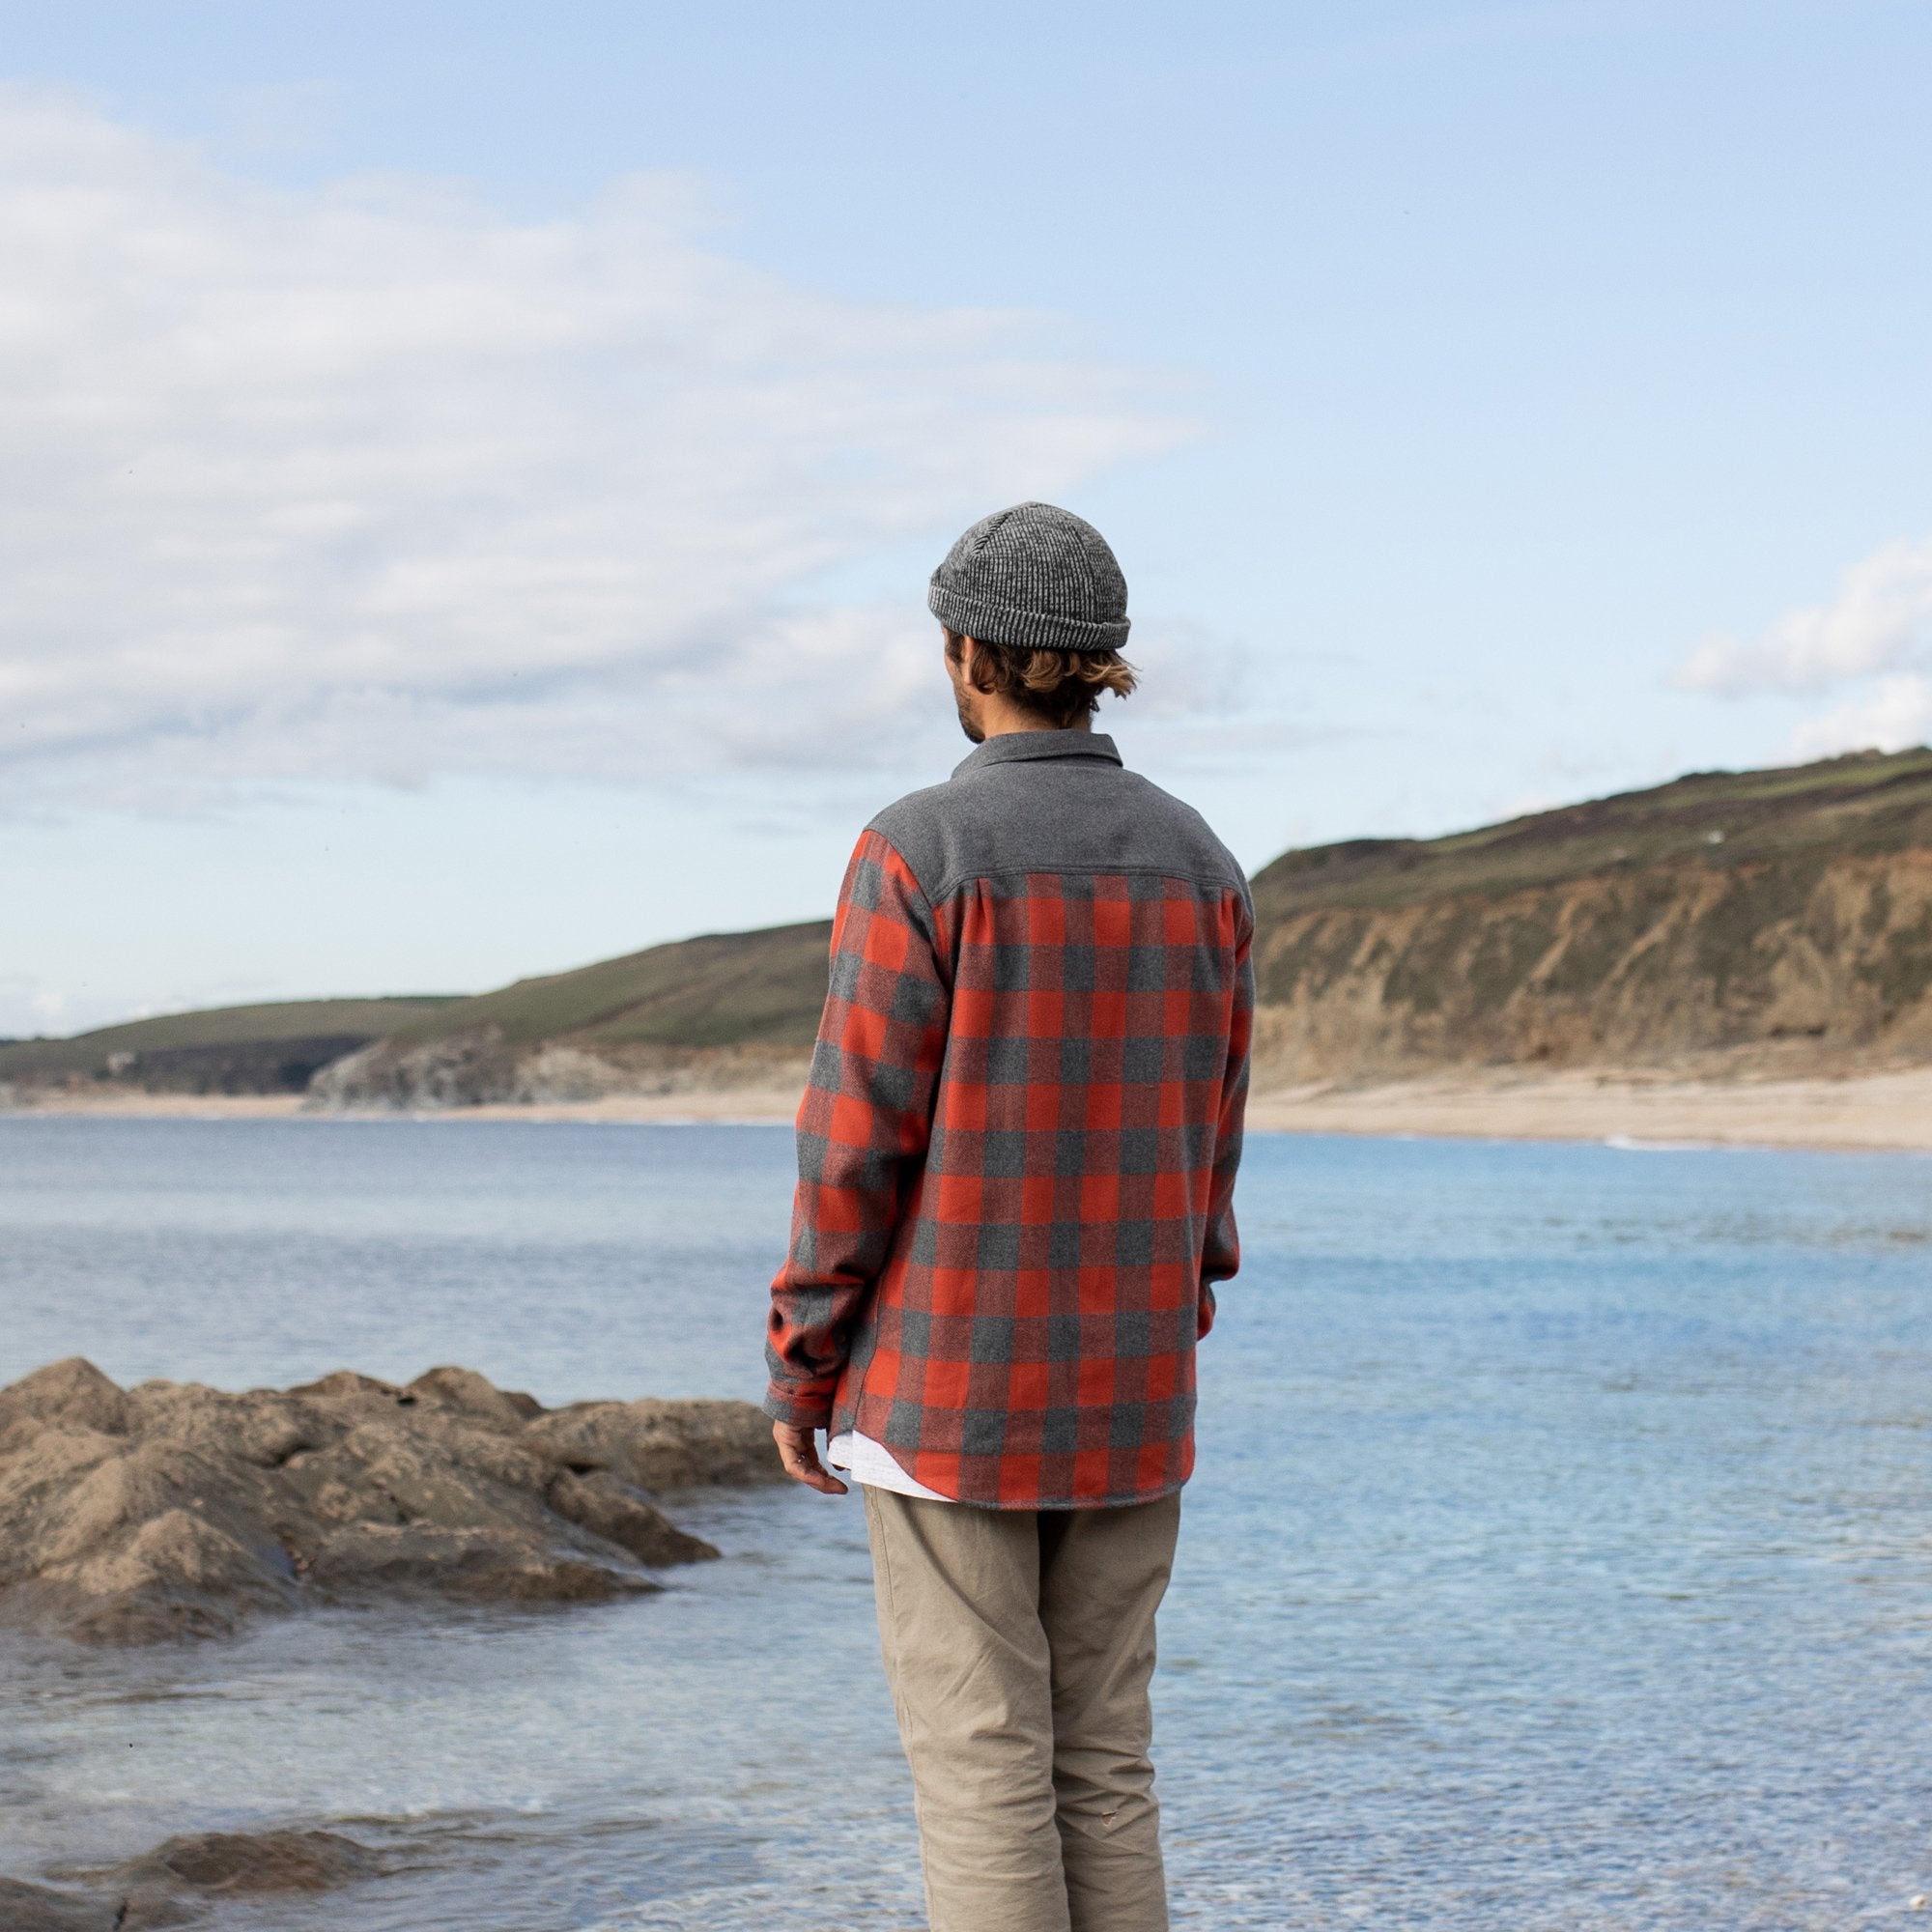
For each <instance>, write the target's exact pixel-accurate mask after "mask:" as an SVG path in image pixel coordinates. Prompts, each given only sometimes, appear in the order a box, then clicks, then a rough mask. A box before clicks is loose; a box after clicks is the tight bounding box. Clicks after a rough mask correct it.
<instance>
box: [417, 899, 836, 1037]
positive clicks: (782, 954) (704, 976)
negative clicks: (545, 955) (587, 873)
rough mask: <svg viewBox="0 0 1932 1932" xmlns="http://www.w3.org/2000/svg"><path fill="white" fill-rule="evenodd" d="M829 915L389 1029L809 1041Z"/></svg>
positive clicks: (472, 1002)
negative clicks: (820, 918)
mask: <svg viewBox="0 0 1932 1932" xmlns="http://www.w3.org/2000/svg"><path fill="white" fill-rule="evenodd" d="M831 939H832V922H831V921H830V920H810V921H808V922H807V923H804V924H802V925H773V926H765V927H763V928H761V929H760V930H758V931H754V932H715V933H707V934H705V935H704V936H703V937H702V938H699V939H681V940H676V941H673V942H672V943H671V944H669V945H666V946H653V947H650V948H648V949H647V950H645V951H644V952H631V953H627V954H625V956H624V957H622V958H621V959H605V960H601V961H599V962H598V963H597V964H596V965H594V966H581V967H579V968H578V969H577V970H576V971H574V972H570V973H553V974H550V975H548V976H546V977H545V978H543V979H540V980H517V981H516V982H515V983H514V984H513V985H508V986H504V987H502V988H501V989H500V990H499V991H497V992H494V993H480V994H478V995H477V996H476V997H475V998H474V999H469V1000H458V1001H456V1002H454V1003H453V1004H451V1005H449V1006H445V1007H440V1008H439V1009H437V1010H436V1011H434V1012H431V1013H425V1014H423V1015H422V1016H421V1017H420V1018H418V1019H415V1020H412V1021H411V1022H409V1023H408V1024H406V1025H404V1026H402V1027H399V1028H397V1029H396V1030H395V1032H394V1033H393V1035H392V1036H391V1037H392V1038H393V1040H394V1043H395V1044H396V1045H397V1046H400V1047H409V1046H417V1045H421V1044H423V1043H425V1042H427V1041H430V1040H435V1039H439V1038H446V1037H449V1036H451V1035H453V1034H461V1033H469V1032H474V1031H476V1030H478V1029H484V1028H488V1029H492V1030H494V1031H495V1033H496V1034H497V1037H498V1038H500V1039H501V1041H502V1042H503V1043H504V1044H505V1045H507V1046H525V1045H530V1044H533V1043H535V1042H536V1041H538V1040H553V1041H554V1040H569V1041H570V1042H571V1043H573V1044H574V1045H579V1046H583V1047H587V1048H590V1049H592V1050H597V1049H602V1048H610V1047H623V1046H639V1045H648V1046H668V1047H691V1048H705V1047H720V1046H758V1047H809V1046H810V1044H811V1041H812V1036H813V1035H814V1033H815V1032H816V1031H817V1027H818V1009H819V1008H820V1007H821V1006H823V1005H824V1003H825V955H826V948H827V947H828V945H829V944H830V943H831Z"/></svg>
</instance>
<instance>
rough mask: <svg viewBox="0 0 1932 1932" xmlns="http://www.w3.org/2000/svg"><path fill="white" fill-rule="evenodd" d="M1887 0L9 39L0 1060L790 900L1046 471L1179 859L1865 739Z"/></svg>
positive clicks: (115, 17) (1892, 287)
mask: <svg viewBox="0 0 1932 1932" xmlns="http://www.w3.org/2000/svg"><path fill="white" fill-rule="evenodd" d="M1926 71H1932V12H1928V11H1927V10H1926V9H1925V8H1923V7H1922V6H1919V5H1916V4H1872V3H1869V0H1830V4H1815V5H1813V4H1803V5H1801V4H1781V3H1780V0H1751V4H1748V5H1746V4H1739V5H1730V4H1700V0H1675V4H1669V5H1663V4H1656V5H1653V4H1647V3H1645V4H1639V0H1628V4H1615V0H1598V3H1597V4H1583V3H1582V0H1577V4H1518V5H1477V4H1470V5H1463V4H1455V0H1437V4H1433V5H1421V4H1412V0H1404V4H1383V0H1350V4H1347V5H1342V4H1333V5H1331V4H1325V0H1311V4H1305V5H1298V6H1282V5H1279V4H1277V5H1274V6H1267V7H1259V6H1257V7H1249V6H1238V5H1226V4H1213V0H1208V3H1207V4H1194V5H1190V6H1188V7H1186V8H1181V7H1179V6H1174V5H1169V6H1165V7H1151V6H1143V5H1137V4H1133V0H1112V4H1109V5H1106V6H1098V5H1092V6H1090V5H1085V4H1069V5H1059V6H1045V7H1042V6H1040V5H1039V4H1038V0H1033V4H1030V5H1010V4H1006V0H982V4H979V5H976V6H975V7H973V8H970V9H952V8H942V7H938V6H933V5H926V4H923V0H895V4H892V5H872V4H840V0H826V4H824V5H821V6H818V7H814V8H810V9H807V8H799V7H796V6H781V5H776V4H733V0H715V3H714V4H713V5H710V6H707V7H704V8H692V7H689V6H679V7H670V6H658V5H654V4H647V0H622V4H614V0H613V3H612V4H604V0H592V3H591V4H569V0H552V4H548V5H546V6H543V7H541V8H539V7H537V6H534V5H506V4H497V5H487V4H480V0H467V4H464V5H461V6H457V5H445V4H440V0H412V4H411V5H409V6H407V7H397V6H395V5H393V4H388V5H384V6H380V7H379V6H375V5H369V4H364V0H330V5H329V6H328V7H327V8H314V7H303V8H297V7H295V6H293V5H279V4H268V3H267V0H253V4H246V5H243V4H231V5H208V4H197V0H175V4H172V5H171V6H169V7H168V8H166V9H159V8H155V7H153V6H152V5H149V4H146V0H139V4H127V5H118V6H115V5H98V4H92V0H70V4H68V5H66V6H64V7H61V8H57V9H56V8H40V9H33V10H28V9H23V8H15V9H14V10H12V17H10V19H9V21H8V28H7V32H6V34H5V36H4V38H0V262H4V263H5V264H7V268H6V270H5V273H4V275H0V1035H8V1034H14V1035H20V1034H33V1033H66V1032H71V1031H75V1030H78V1029H81V1028H85V1027H89V1026H94V1025H99V1024H102V1023H105V1022H108V1021H112V1020H115V1019H120V1018H126V1017H130V1016H134V1015H138V1014H141V1013H145V1012H153V1011H163V1010H169V1009H175V1008H179V1007H184V1006H198V1005H215V1004H226V1003H231V1002H237V1001H254V1000H270V999H290V998H304V997H312V996H318V995H325V994H364V993H382V992H420V991H468V990H480V989H482V988H485V987H488V986H491V985H495V984H499V983H501V982H503V981H504V980H510V979H513V978H518V977H522V976H525V975H528V974H535V973H543V972H552V971H557V970H561V969H563V968H567V967H570V966H573V965H578V964H582V963H584V962H586V961H588V960H591V959H595V958H600V957H606V956H609V955H611V954H614V953H618V952H630V951H634V950H636V949H638V948H639V947H642V946H646V945H650V944H654V943H657V942H659V941H662V940H666V939H672V938H677V937H682V936H684V935H687V934H690V933H693V932H698V931H709V930H726V929H733V928H739V927H745V926H752V925H761V924H768V923H776V922H779V921H783V920H792V919H806V918H813V917H819V916H822V915H823V914H824V913H826V912H827V911H828V910H829V909H830V906H831V903H832V900H833V897H834V895H835V893H836V891H837V887H838V877H839V874H840V871H841V869H842V867H843V864H844V860H845V858H846V855H847V853H848V852H849V850H850V846H851V843H852V839H853V838H854V837H855V835H856V833H857V831H858V829H859V827H860V826H861V825H863V824H864V822H865V821H866V820H867V818H868V817H869V816H870V815H871V813H872V812H874V811H875V810H878V809H879V808H880V807H881V806H882V805H884V804H886V803H888V802H889V801H890V800H892V799H893V798H895V797H896V796H898V795H899V794H901V793H902V792H904V791H907V790H910V789H912V788H914V787H915V786H918V785H923V784H928V783H932V782H936V781H939V780H941V779H943V778H944V777H945V776H946V774H947V773H948V772H949V771H950V770H951V768H952V765H953V763H955V762H956V760H957V759H958V757H959V756H961V755H962V754H963V753H964V752H965V751H966V749H967V748H966V746H965V744H964V742H963V740H961V739H960V738H959V736H958V733H957V727H956V725H955V723H954V721H953V718H952V705H951V701H950V697H949V696H948V694H947V691H946V687H945V685H944V682H943V679H942V677H941V674H940V671H939V668H938V660H937V635H936V629H935V627H934V626H933V624H932V622H931V620H930V618H929V617H928V616H927V615H926V613H925V610H924V586H925V580H926V578H927V576H928V574H929V573H930V571H931V569H932V566H933V565H934V563H936V562H937V561H938V559H939V557H940V556H941V555H942V554H944V552H945V551H946V549H947V547H948V545H949V544H950V543H951V541H952V538H953V537H954V536H955V535H956V534H957V533H958V531H959V530H960V529H961V528H963V527H964V526H966V525H967V524H968V523H970V522H972V521H973V520H974V519H976V518H977V517H979V516H980V515H982V514H983V513H985V512H986V511H988V510H991V509H994V508H996V507H999V506H1001V505H1003V504H1006V503H1010V502H1014V501H1018V500H1021V499H1023V498H1028V497H1041V498H1046V499H1048V500H1051V501H1055V502H1060V503H1064V504H1065V505H1066V506H1067V507H1069V508H1071V509H1074V510H1077V511H1078V512H1080V513H1081V514H1082V515H1084V516H1086V517H1088V518H1090V519H1091V520H1093V521H1094V523H1096V524H1097V525H1098V526H1100V527H1101V529H1102V530H1103V531H1104V532H1106V534H1107V535H1108V537H1109V538H1110V539H1111V541H1112V542H1113V544H1114V547H1115V549H1116V551H1117V553H1118V554H1119V555H1120V557H1121V559H1122V565H1123V567H1124V569H1125V572H1126V576H1127V580H1128V582H1129V585H1130V600H1131V601H1130V608H1131V612H1132V617H1133V625H1134V629H1133V636H1132V639H1131V640H1130V643H1129V647H1128V655H1129V657H1130V658H1131V659H1132V660H1133V661H1134V662H1135V663H1136V664H1137V665H1138V666H1140V668H1142V671H1143V673H1144V680H1145V681H1144V687H1143V690H1142V692H1141V693H1140V694H1139V695H1137V696H1135V697H1133V698H1132V699H1130V700H1128V701H1127V702H1126V703H1125V704H1122V705H1118V706H1117V705H1115V704H1113V703H1112V702H1111V701H1110V703H1109V705H1108V707H1107V709H1106V710H1105V711H1104V712H1103V714H1102V717H1101V720H1100V723H1101V726H1102V728H1106V729H1110V730H1112V731H1114V733H1115V735H1116V737H1117V739H1118V741H1119V743H1120V745H1121V747H1122V753H1123V755H1124V756H1125V758H1126V759H1127V761H1128V762H1129V763H1130V764H1131V765H1133V766H1135V767H1136V768H1137V769H1140V770H1143V771H1145V772H1147V773H1148V774H1149V775H1150V776H1151V777H1152V778H1153V779H1154V780H1155V781H1157V782H1159V783H1161V784H1163V785H1165V786H1167V787H1168V788H1169V789H1170V790H1172V791H1175V792H1177V793H1179V795H1180V796H1182V797H1184V798H1186V799H1188V800H1189V801H1190V802H1192V803H1193V804H1195V805H1197V806H1199V807H1200V808H1201V809H1202V810H1204V811H1205V812H1206V813H1207V814H1208V817H1209V819H1210V820H1211V821H1212V823H1213V824H1214V825H1215V827H1216V828H1217V829H1218V830H1219V831H1220V833H1221V834H1222V836H1223V838H1225V839H1226V840H1227V842H1228V843H1229V844H1230V846H1231V847H1232V848H1233V849H1234V850H1235V852H1236V854H1237V856H1238V857H1239V858H1240V859H1241V860H1242V862H1243V863H1244V864H1246V865H1247V866H1249V867H1259V866H1261V865H1263V864H1264V863H1265V862H1266V861H1267V860H1268V859H1270V858H1272V857H1273V856H1274V855H1275V854H1276V853H1278V852H1280V851H1282V850H1284V849H1286V848H1287V847H1290V846H1293V845H1301V844H1311V843H1319V842H1321V841H1323V840H1327V839H1335V838H1350V837H1356V836H1362V835H1370V834H1375V835H1429V834H1434V833H1438V832H1444V831H1449V830H1453V829H1457V828H1460V827H1463V826H1468V825H1474V824H1479V823H1484V822H1488V821H1492V820H1494V819H1497V818H1500V817H1505V816H1508V815H1511V814H1513V813H1516V812H1520V811H1524V810H1534V809H1537V808H1540V807H1543V806H1547V805H1552V804H1557V803H1562V802H1565V801H1567V800H1570V799H1573V798H1579V797H1588V796H1601V795H1603V794H1605V793H1608V792H1613V791H1617V790H1623V789H1629V788H1631V787H1634V786H1639V785H1644V784H1649V783H1654V782H1657V781H1662V780H1663V779H1666V778H1669V777H1672V776H1675V775H1676V774H1678V773H1680V772H1683V771H1687V770H1703V769H1710V768H1714V767H1729V768H1739V767H1747V766H1754V765H1765V764H1776V763H1786V762H1792V761H1795V760H1799V759H1804V758H1810V757H1816V756H1823V755H1829V754H1833V753H1839V752H1843V751H1848V750H1857V749H1860V748H1862V747H1865V746H1879V747H1883V748H1886V749H1895V748H1897V747H1900V746H1904V745H1910V744H1917V743H1919V742H1921V741H1924V740H1925V739H1927V738H1928V737H1932V462H1928V460H1927V454H1928V449H1932V435H1928V432H1932V366H1928V364H1932V327H1928V324H1932V249H1928V248H1927V246H1926V239H1925V235H1926V221H1927V216H1926V209H1927V207H1928V206H1932V198H1928V189H1932V117H1928V116H1926V115H1925V113H1924V112H1923V103H1922V98H1921V97H1922V76H1923V75H1924V73H1925V72H1926Z"/></svg>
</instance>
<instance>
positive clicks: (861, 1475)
mask: <svg viewBox="0 0 1932 1932" xmlns="http://www.w3.org/2000/svg"><path fill="white" fill-rule="evenodd" d="M825 1460H826V1461H827V1462H828V1463H831V1464H832V1466H833V1467H834V1468H835V1469H843V1470H844V1471H845V1473H846V1474H847V1475H848V1476H850V1477H851V1478H852V1480H853V1481H854V1482H855V1483H864V1484H865V1486H866V1487H867V1489H868V1490H891V1491H893V1492H895V1494H897V1495H901V1496H919V1497H921V1498H923V1500H924V1501H926V1502H929V1503H951V1502H957V1501H958V1500H959V1499H958V1497H957V1496H942V1495H941V1494H940V1493H939V1492H938V1491H937V1490H929V1489H927V1488H926V1486H925V1485H924V1484H923V1483H916V1482H914V1481H913V1479H912V1478H911V1477H910V1476H908V1475H907V1474H906V1472H905V1471H904V1470H903V1469H902V1468H900V1467H899V1464H898V1458H897V1457H895V1455H894V1454H893V1452H892V1451H891V1450H890V1449H888V1448H887V1447H886V1445H885V1444H884V1443H883V1442H874V1441H873V1440H872V1438H871V1437H870V1436H869V1435H860V1433H859V1432H858V1431H857V1430H856V1429H847V1430H843V1431H841V1432H840V1433H839V1434H838V1435H835V1436H833V1438H832V1439H831V1440H830V1441H829V1442H828V1443H826V1445H825Z"/></svg>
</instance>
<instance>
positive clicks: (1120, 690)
mask: <svg viewBox="0 0 1932 1932" xmlns="http://www.w3.org/2000/svg"><path fill="white" fill-rule="evenodd" d="M973 642H974V651H973V674H972V678H971V683H972V686H973V689H974V690H975V691H978V692H982V693H983V694H984V695H985V696H988V697H1004V698H1007V699H1008V700H1009V701H1010V702H1011V703H1014V704H1017V705H1019V706H1020V707H1021V708H1022V709H1023V710H1026V711H1031V712H1034V713H1035V714H1036V715H1037V716H1038V717H1041V718H1044V719H1045V720H1046V721H1047V722H1048V723H1049V724H1050V725H1053V726H1054V728H1055V729H1056V730H1061V731H1065V730H1068V729H1070V728H1071V727H1072V726H1073V725H1075V724H1077V723H1078V722H1079V721H1080V720H1081V719H1083V718H1091V717H1093V715H1094V709H1095V708H1096V707H1097V706H1098V704H1099V702H1100V698H1101V696H1102V695H1103V694H1104V693H1106V692H1109V691H1111V692H1112V693H1113V694H1114V696H1116V697H1127V696H1131V695H1132V693H1133V690H1134V687H1135V686H1136V685H1137V684H1139V682H1140V679H1139V677H1138V675H1137V674H1136V673H1135V670H1134V668H1133V666H1132V665H1130V664H1129V663H1128V662H1127V661H1126V659H1125V658H1123V657H1122V655H1121V654H1120V652H1119V651H1036V650H1029V649H1028V648H1027V647H1026V646H1025V645H1023V644H989V643H987V642H986V641H985V639H981V638H976V639H974V640H973ZM960 643H961V638H960V634H959V633H958V632H957V631H948V632H947V633H946V655H947V656H948V657H949V658H951V659H952V662H953V663H954V664H957V663H958V662H959V658H960Z"/></svg>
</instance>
